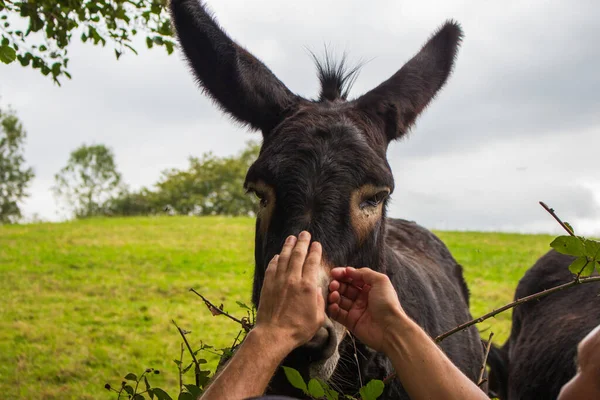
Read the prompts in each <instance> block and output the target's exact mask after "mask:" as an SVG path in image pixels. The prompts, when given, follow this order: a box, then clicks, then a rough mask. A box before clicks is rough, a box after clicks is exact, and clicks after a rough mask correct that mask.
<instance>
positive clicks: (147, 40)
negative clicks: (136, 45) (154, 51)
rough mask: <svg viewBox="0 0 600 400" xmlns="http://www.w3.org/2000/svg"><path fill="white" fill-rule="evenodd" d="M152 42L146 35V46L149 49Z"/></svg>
mask: <svg viewBox="0 0 600 400" xmlns="http://www.w3.org/2000/svg"><path fill="white" fill-rule="evenodd" d="M153 44H154V42H153V41H152V38H149V37H147V38H146V46H148V48H149V49H151V48H152V45H153Z"/></svg>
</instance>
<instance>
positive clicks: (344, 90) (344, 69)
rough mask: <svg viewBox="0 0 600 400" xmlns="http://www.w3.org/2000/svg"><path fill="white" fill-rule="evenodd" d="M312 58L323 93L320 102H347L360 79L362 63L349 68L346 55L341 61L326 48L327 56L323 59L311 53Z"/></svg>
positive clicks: (320, 95) (320, 94)
mask: <svg viewBox="0 0 600 400" xmlns="http://www.w3.org/2000/svg"><path fill="white" fill-rule="evenodd" d="M311 56H312V58H313V60H314V61H315V66H316V67H317V76H318V77H319V82H320V83H321V92H320V93H319V100H318V101H319V102H324V101H336V100H346V99H347V98H348V95H349V94H350V90H351V89H352V86H353V85H354V82H356V78H358V74H359V72H360V68H361V67H362V63H359V64H357V65H355V66H349V65H348V63H347V59H346V53H344V54H343V55H342V58H341V59H340V60H339V61H336V60H335V59H334V58H333V55H332V54H331V53H330V52H329V51H328V49H327V46H325V54H324V55H323V58H322V59H319V57H317V55H315V54H314V53H313V52H311Z"/></svg>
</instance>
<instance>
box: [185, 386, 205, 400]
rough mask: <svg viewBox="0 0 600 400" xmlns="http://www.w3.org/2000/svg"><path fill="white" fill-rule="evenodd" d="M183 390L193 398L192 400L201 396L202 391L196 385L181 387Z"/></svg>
mask: <svg viewBox="0 0 600 400" xmlns="http://www.w3.org/2000/svg"><path fill="white" fill-rule="evenodd" d="M183 386H185V388H186V389H187V390H188V392H190V393H191V394H192V396H194V399H197V398H198V397H200V395H201V394H202V390H200V388H199V387H198V386H196V385H183Z"/></svg>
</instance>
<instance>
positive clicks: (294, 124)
mask: <svg viewBox="0 0 600 400" xmlns="http://www.w3.org/2000/svg"><path fill="white" fill-rule="evenodd" d="M171 12H172V17H173V22H174V25H175V29H176V31H177V36H178V39H179V42H180V44H181V47H182V49H183V51H184V53H185V55H186V58H187V61H188V62H189V65H190V67H191V69H192V71H193V73H194V75H195V77H196V78H197V80H198V82H199V83H200V86H201V87H202V88H203V89H204V91H205V92H206V93H207V94H208V95H209V96H210V97H212V98H213V99H214V100H215V101H216V103H217V104H218V105H219V106H220V107H221V108H222V109H223V110H224V111H225V112H227V113H228V114H229V115H231V116H232V117H233V118H234V119H236V120H237V121H239V122H241V123H243V124H247V125H249V126H250V127H251V128H253V129H256V130H260V131H261V132H262V135H263V144H262V147H261V151H260V155H259V157H258V159H257V160H256V162H255V163H254V164H253V165H252V166H251V167H250V169H249V171H248V174H247V177H246V182H245V186H246V188H247V190H248V191H250V192H253V193H255V194H256V196H258V198H259V199H260V210H259V212H258V217H257V221H256V247H255V261H256V268H255V274H254V288H253V301H254V303H255V304H258V302H259V301H260V298H259V297H260V291H261V287H262V282H263V279H264V271H265V268H266V266H267V264H268V262H269V260H270V259H271V258H272V257H273V256H274V255H275V254H277V253H278V252H279V251H280V250H281V247H282V246H283V242H284V241H285V238H286V237H287V236H288V235H292V234H294V235H297V234H298V233H300V231H302V230H307V231H309V232H310V233H311V234H312V237H313V240H317V241H319V242H321V244H322V245H323V254H324V263H323V265H322V280H323V288H324V289H323V290H324V295H325V296H326V295H327V292H326V290H327V289H326V288H327V284H328V281H329V269H330V268H331V267H333V266H346V265H350V266H355V267H361V266H369V267H371V268H373V269H376V270H379V271H381V272H385V268H386V267H385V262H384V257H383V250H384V237H385V210H386V202H387V199H388V197H389V195H390V194H391V193H392V191H393V189H394V180H393V177H392V172H391V169H390V166H389V164H388V162H387V159H386V150H387V147H388V144H389V143H390V141H392V140H394V139H397V138H400V137H402V136H403V135H405V134H406V133H407V132H408V130H409V129H410V128H411V126H412V125H413V124H414V122H415V120H416V118H417V116H418V115H419V114H420V113H421V111H423V109H424V108H425V107H426V106H427V104H428V103H429V102H430V101H431V100H432V99H433V97H434V96H435V95H436V93H437V92H438V91H439V90H440V89H441V87H442V86H443V85H444V83H445V82H446V80H447V78H448V76H449V75H450V72H451V70H452V66H453V63H454V58H455V55H456V52H457V50H458V46H459V43H460V40H461V36H462V33H461V30H460V27H459V26H458V25H457V24H456V23H454V22H447V23H446V24H445V25H443V26H442V27H441V28H440V29H439V30H438V31H437V32H436V33H435V34H434V35H433V36H432V37H431V38H430V40H429V41H428V42H427V43H426V44H425V45H424V46H423V48H422V49H421V51H420V52H419V53H418V54H417V55H416V56H414V57H413V58H412V59H411V60H410V61H408V62H407V63H406V64H405V65H404V66H403V67H402V68H401V69H400V70H399V71H397V72H396V73H395V74H394V75H393V76H392V77H391V78H389V79H388V80H386V81H385V82H383V83H381V84H380V85H379V86H377V87H376V88H375V89H373V90H371V91H370V92H368V93H366V94H364V95H362V96H361V97H359V98H357V99H355V100H352V101H347V100H346V94H347V89H348V87H347V83H348V81H350V80H352V75H353V73H354V72H355V71H350V72H349V73H347V72H345V71H344V69H343V68H342V66H341V65H338V66H335V65H333V66H332V65H331V64H330V63H329V62H327V63H325V64H319V63H318V70H319V72H320V79H321V83H322V90H321V95H320V98H319V99H318V100H315V101H313V100H307V99H304V98H302V97H300V96H298V95H295V94H294V93H292V92H291V91H290V90H289V89H288V88H287V87H286V86H285V85H284V84H283V83H282V82H281V81H280V80H279V79H277V77H275V75H273V73H272V72H271V71H270V70H269V69H268V68H267V67H266V66H265V65H264V64H263V63H262V62H261V61H259V60H258V59H257V58H255V57H254V56H252V55H251V54H250V53H249V52H248V51H246V50H245V49H243V48H242V47H240V46H239V45H238V44H237V43H235V42H234V41H232V40H231V39H230V38H229V37H228V36H227V34H226V33H225V32H224V31H223V30H222V29H221V28H220V27H219V26H218V25H217V23H216V22H215V20H214V19H213V18H212V17H211V16H210V15H209V13H208V12H207V11H206V10H205V8H204V6H203V5H202V4H201V3H199V2H198V0H172V2H171ZM343 335H344V330H343V329H342V328H341V326H338V325H337V324H334V323H332V322H331V321H326V323H325V325H324V326H323V327H322V328H321V329H320V330H319V332H318V333H317V334H316V335H315V337H314V338H313V340H312V341H311V342H310V343H308V344H307V345H306V346H304V347H303V348H301V349H298V350H297V351H296V352H294V353H293V354H292V355H291V356H290V358H289V359H288V362H292V363H293V365H294V366H295V367H296V368H298V369H300V370H301V372H303V373H304V374H309V373H310V374H311V375H313V376H317V377H320V378H323V379H328V378H329V377H330V376H331V374H332V373H333V370H334V369H335V367H336V364H337V360H338V358H339V354H338V351H337V349H338V345H339V343H340V342H341V339H342V338H343Z"/></svg>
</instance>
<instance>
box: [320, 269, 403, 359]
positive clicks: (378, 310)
mask: <svg viewBox="0 0 600 400" xmlns="http://www.w3.org/2000/svg"><path fill="white" fill-rule="evenodd" d="M331 277H332V278H333V280H332V281H331V283H330V284H329V297H328V303H329V304H328V307H327V310H328V312H329V316H330V317H331V318H332V319H334V320H335V321H337V322H339V323H341V324H342V325H344V326H345V327H346V328H347V329H348V330H349V331H350V332H352V334H354V335H355V336H356V337H357V338H358V339H359V340H360V341H361V342H363V343H364V344H366V345H367V346H369V347H371V348H372V349H374V350H376V351H384V347H385V338H386V334H387V331H388V330H389V329H390V328H391V327H392V326H397V323H398V321H399V319H400V318H402V317H403V316H404V315H405V314H404V310H402V306H401V305H400V301H399V300H398V295H397V294H396V291H395V290H394V287H393V286H392V283H391V282H390V279H389V278H388V277H387V275H384V274H381V273H379V272H375V271H373V270H372V269H370V268H360V269H355V268H352V267H344V268H334V269H332V270H331Z"/></svg>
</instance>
